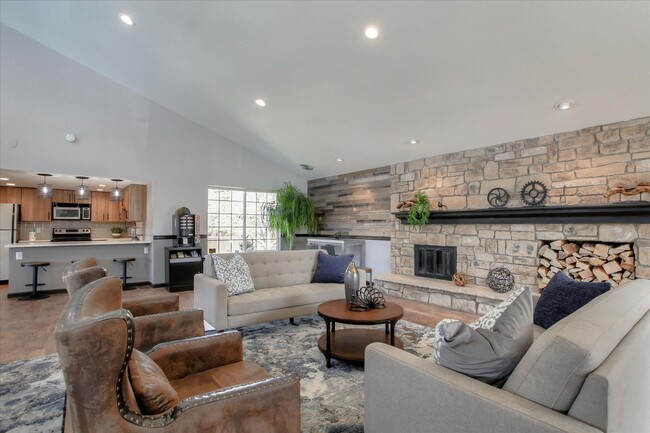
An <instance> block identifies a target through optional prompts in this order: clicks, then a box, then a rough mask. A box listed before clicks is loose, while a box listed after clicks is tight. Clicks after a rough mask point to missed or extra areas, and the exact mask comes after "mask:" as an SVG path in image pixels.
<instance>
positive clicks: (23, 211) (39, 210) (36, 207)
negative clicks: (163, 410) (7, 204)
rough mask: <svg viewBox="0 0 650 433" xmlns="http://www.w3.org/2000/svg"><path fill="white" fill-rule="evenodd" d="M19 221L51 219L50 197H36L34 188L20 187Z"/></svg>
mask: <svg viewBox="0 0 650 433" xmlns="http://www.w3.org/2000/svg"><path fill="white" fill-rule="evenodd" d="M21 190H22V191H21V207H20V215H21V218H20V220H21V221H51V220H52V218H51V214H50V213H51V212H52V199H50V198H38V196H37V195H36V188H21Z"/></svg>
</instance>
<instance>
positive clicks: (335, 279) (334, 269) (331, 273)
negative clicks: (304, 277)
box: [311, 251, 354, 284]
mask: <svg viewBox="0 0 650 433" xmlns="http://www.w3.org/2000/svg"><path fill="white" fill-rule="evenodd" d="M353 258H354V254H343V255H340V256H330V255H329V254H327V253H324V252H322V251H319V252H318V265H317V266H316V272H315V273H314V277H313V278H312V280H311V282H312V283H339V284H343V276H344V275H345V270H346V269H347V268H348V265H349V264H350V262H351V261H352V259H353Z"/></svg>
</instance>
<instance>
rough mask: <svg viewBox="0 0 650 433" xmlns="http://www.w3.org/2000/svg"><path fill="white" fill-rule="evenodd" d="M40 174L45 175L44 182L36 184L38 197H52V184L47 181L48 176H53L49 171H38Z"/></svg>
mask: <svg viewBox="0 0 650 433" xmlns="http://www.w3.org/2000/svg"><path fill="white" fill-rule="evenodd" d="M38 175H39V176H43V183H39V184H38V185H36V196H37V197H38V198H50V197H52V185H50V184H49V183H47V182H46V181H45V179H46V178H48V177H49V176H52V175H51V174H47V173H38Z"/></svg>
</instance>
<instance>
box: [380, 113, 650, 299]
mask: <svg viewBox="0 0 650 433" xmlns="http://www.w3.org/2000/svg"><path fill="white" fill-rule="evenodd" d="M391 174H393V175H394V181H393V185H392V194H391V211H392V212H395V211H396V205H397V203H399V202H400V201H403V200H407V199H410V198H412V197H413V195H414V193H415V192H417V191H422V192H423V193H425V194H426V195H427V197H429V199H430V201H431V202H432V205H433V206H432V208H436V206H435V204H436V203H437V202H438V201H442V203H443V204H445V205H446V206H447V208H448V209H449V210H452V209H484V208H487V207H489V205H488V204H487V200H486V196H487V193H488V192H489V191H490V190H491V189H492V188H496V187H501V188H504V189H506V190H507V191H508V192H509V194H510V202H509V203H508V207H521V206H522V205H523V204H522V202H521V200H520V198H519V191H520V189H521V187H522V186H523V185H524V184H525V183H526V182H528V181H530V180H540V181H542V182H544V183H545V184H546V186H547V187H548V189H549V196H548V199H547V202H546V204H548V205H581V204H606V203H608V202H609V203H613V202H618V201H619V200H622V201H634V200H639V199H641V200H646V201H647V200H650V193H644V194H642V195H641V196H639V195H634V196H622V197H620V198H619V196H618V194H617V195H614V196H611V197H609V199H606V198H604V197H603V194H604V193H605V192H606V191H607V190H608V189H609V188H611V187H614V186H618V185H619V184H633V183H634V182H635V181H645V182H650V117H647V118H642V119H635V120H630V121H626V122H618V123H613V124H609V125H603V126H594V127H590V128H585V129H581V130H579V131H571V132H565V133H561V134H553V135H547V136H544V137H538V138H531V139H526V140H519V141H515V142H511V143H504V144H500V145H495V146H488V147H481V148H478V149H473V150H467V151H464V152H457V153H451V154H446V155H440V156H434V157H430V158H423V159H418V160H414V161H409V162H405V163H398V164H393V165H391ZM434 212H435V211H434ZM557 239H568V240H593V241H602V242H612V243H616V242H634V248H635V255H636V257H637V272H636V275H637V278H650V224H626V223H625V221H621V223H620V224H514V225H510V224H475V225H426V226H423V227H422V228H421V229H419V230H418V229H415V228H413V227H411V226H409V225H407V224H402V223H401V222H399V221H398V220H396V219H395V220H394V223H393V225H392V230H391V260H392V263H391V265H392V272H393V273H396V274H401V275H413V246H414V245H416V244H426V245H442V246H457V247H458V263H459V270H462V271H465V272H467V274H468V275H469V276H470V281H471V282H474V283H476V284H479V285H484V284H485V278H486V276H487V273H488V271H489V270H490V269H492V268H495V267H500V266H504V267H507V268H508V269H510V270H511V271H512V272H513V274H514V275H515V281H516V287H521V286H523V285H528V286H530V287H531V288H533V289H534V288H536V287H537V278H538V277H537V265H538V263H537V260H538V259H537V258H536V253H537V249H538V248H539V246H540V245H541V241H546V240H557Z"/></svg>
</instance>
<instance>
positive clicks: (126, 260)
mask: <svg viewBox="0 0 650 433" xmlns="http://www.w3.org/2000/svg"><path fill="white" fill-rule="evenodd" d="M113 261H114V262H119V263H122V290H133V289H135V287H128V286H127V284H126V280H128V279H130V278H131V277H127V276H126V264H127V263H128V264H130V265H131V266H133V263H131V262H135V257H116V258H114V259H113Z"/></svg>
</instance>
